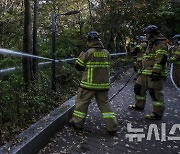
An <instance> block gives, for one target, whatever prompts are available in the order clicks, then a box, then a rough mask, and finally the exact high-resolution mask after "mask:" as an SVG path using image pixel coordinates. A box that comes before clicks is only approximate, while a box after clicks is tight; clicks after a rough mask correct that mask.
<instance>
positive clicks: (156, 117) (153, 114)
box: [145, 112, 162, 120]
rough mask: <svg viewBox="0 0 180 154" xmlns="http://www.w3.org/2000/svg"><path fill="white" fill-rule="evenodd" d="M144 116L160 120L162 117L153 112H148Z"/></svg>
mask: <svg viewBox="0 0 180 154" xmlns="http://www.w3.org/2000/svg"><path fill="white" fill-rule="evenodd" d="M145 118H146V119H149V120H160V119H161V118H162V116H159V115H157V114H155V113H154V112H152V113H150V114H146V115H145Z"/></svg>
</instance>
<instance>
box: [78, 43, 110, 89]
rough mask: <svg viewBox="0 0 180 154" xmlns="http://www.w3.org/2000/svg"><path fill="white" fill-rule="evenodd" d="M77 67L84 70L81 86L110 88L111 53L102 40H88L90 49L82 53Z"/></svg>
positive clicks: (86, 87)
mask: <svg viewBox="0 0 180 154" xmlns="http://www.w3.org/2000/svg"><path fill="white" fill-rule="evenodd" d="M75 67H76V68H77V69H78V70H80V71H83V74H82V79H81V81H80V87H82V88H85V89H91V90H108V89H109V88H110V80H109V79H110V54H109V52H108V51H107V50H106V49H105V48H104V46H103V44H102V42H101V41H95V42H88V49H86V50H85V51H82V52H81V53H80V55H79V57H78V59H77V60H76V63H75Z"/></svg>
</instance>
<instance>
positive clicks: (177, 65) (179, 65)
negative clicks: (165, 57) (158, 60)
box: [170, 34, 180, 87]
mask: <svg viewBox="0 0 180 154" xmlns="http://www.w3.org/2000/svg"><path fill="white" fill-rule="evenodd" d="M173 44H174V47H173V48H172V50H171V58H170V62H172V63H173V64H174V65H173V66H174V68H173V77H174V80H175V83H176V85H177V86H178V87H180V34H177V35H175V36H174V37H173Z"/></svg>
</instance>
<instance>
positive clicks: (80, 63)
mask: <svg viewBox="0 0 180 154" xmlns="http://www.w3.org/2000/svg"><path fill="white" fill-rule="evenodd" d="M87 46H88V49H87V50H85V51H83V52H81V53H80V55H79V57H78V59H77V60H76V65H75V67H76V68H77V69H78V70H79V71H83V73H82V79H81V81H80V87H79V89H78V94H77V98H76V101H75V109H74V112H73V116H72V118H71V120H70V121H69V124H70V126H73V127H74V128H75V129H80V130H82V129H83V125H84V123H85V119H86V116H87V112H88V106H89V104H90V103H91V100H92V98H93V97H95V99H96V102H97V104H98V107H99V109H100V111H101V113H102V118H103V120H104V122H105V124H106V128H107V131H108V132H109V133H112V134H113V133H116V130H117V120H116V117H115V113H114V112H113V110H112V108H111V105H110V103H109V102H108V90H109V88H110V81H109V78H110V54H109V52H108V51H107V50H106V49H105V48H104V45H103V43H102V41H101V39H100V35H99V33H98V32H96V31H92V32H89V33H88V35H87Z"/></svg>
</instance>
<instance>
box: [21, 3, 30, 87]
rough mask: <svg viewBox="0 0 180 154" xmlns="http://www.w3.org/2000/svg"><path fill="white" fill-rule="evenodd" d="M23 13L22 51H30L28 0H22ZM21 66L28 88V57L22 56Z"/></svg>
mask: <svg viewBox="0 0 180 154" xmlns="http://www.w3.org/2000/svg"><path fill="white" fill-rule="evenodd" d="M24 6H25V14H24V37H23V51H24V52H25V53H31V47H30V44H31V43H30V42H31V37H30V36H31V25H30V24H31V11H30V1H29V0H24ZM22 66H23V78H24V82H25V84H26V86H27V88H28V85H29V84H30V81H31V69H30V66H31V63H30V58H25V57H23V58H22Z"/></svg>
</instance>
